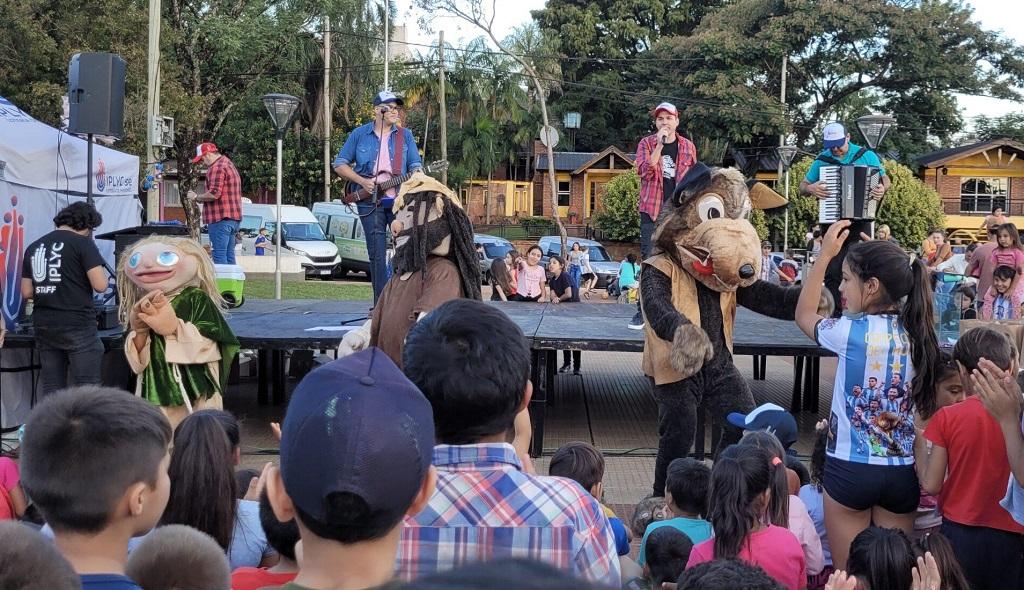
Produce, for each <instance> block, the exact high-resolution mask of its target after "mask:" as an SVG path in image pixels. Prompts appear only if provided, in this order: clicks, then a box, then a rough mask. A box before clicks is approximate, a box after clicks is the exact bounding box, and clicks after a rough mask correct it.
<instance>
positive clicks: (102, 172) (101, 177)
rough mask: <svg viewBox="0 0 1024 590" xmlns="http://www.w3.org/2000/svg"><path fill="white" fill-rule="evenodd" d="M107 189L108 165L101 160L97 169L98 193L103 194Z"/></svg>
mask: <svg viewBox="0 0 1024 590" xmlns="http://www.w3.org/2000/svg"><path fill="white" fill-rule="evenodd" d="M105 188H107V165H106V164H104V163H103V160H100V161H99V164H98V165H97V167H96V191H97V192H101V193H102V192H103V189H105Z"/></svg>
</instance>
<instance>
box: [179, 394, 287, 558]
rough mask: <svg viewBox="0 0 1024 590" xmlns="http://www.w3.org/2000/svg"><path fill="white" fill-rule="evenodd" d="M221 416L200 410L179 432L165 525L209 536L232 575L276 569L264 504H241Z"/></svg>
mask: <svg viewBox="0 0 1024 590" xmlns="http://www.w3.org/2000/svg"><path fill="white" fill-rule="evenodd" d="M220 414H221V412H220V411H218V410H200V411H198V412H195V413H194V414H192V415H190V416H188V417H187V418H185V419H184V420H182V421H181V424H179V425H178V427H177V428H176V429H175V430H174V452H173V453H171V466H170V470H169V472H170V476H171V495H170V499H169V501H168V503H167V509H166V510H165V511H164V514H163V517H161V519H160V524H161V525H168V524H183V525H186V526H190V527H193V528H195V529H198V530H199V531H201V532H204V533H206V534H208V535H210V536H211V537H213V539H214V540H215V541H217V544H218V545H220V547H221V549H222V550H223V551H224V552H225V553H226V554H227V556H228V563H230V565H231V569H238V568H240V567H257V566H271V565H274V564H275V563H277V554H276V553H274V550H273V549H272V548H271V547H270V544H269V543H268V542H267V537H266V536H265V535H264V534H263V529H262V527H260V519H259V504H258V503H256V502H254V501H252V500H238V499H236V498H237V497H238V490H237V487H236V486H237V482H236V480H235V471H234V465H235V464H234V457H235V455H234V451H233V449H232V446H231V441H230V438H229V437H228V434H227V432H225V430H224V423H223V422H222V420H223V419H224V418H223V416H221V415H220Z"/></svg>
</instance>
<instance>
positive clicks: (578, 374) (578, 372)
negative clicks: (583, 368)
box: [572, 369, 582, 377]
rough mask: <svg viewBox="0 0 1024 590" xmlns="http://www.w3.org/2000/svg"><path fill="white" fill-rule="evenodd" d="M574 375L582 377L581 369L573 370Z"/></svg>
mask: <svg viewBox="0 0 1024 590" xmlns="http://www.w3.org/2000/svg"><path fill="white" fill-rule="evenodd" d="M572 374H573V375H576V376H577V377H579V376H580V375H582V373H580V370H579V369H573V371H572Z"/></svg>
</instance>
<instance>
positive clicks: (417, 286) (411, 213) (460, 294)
mask: <svg viewBox="0 0 1024 590" xmlns="http://www.w3.org/2000/svg"><path fill="white" fill-rule="evenodd" d="M394 213H395V220H394V221H393V222H392V224H391V233H392V235H394V236H395V255H394V258H392V259H391V262H392V264H393V265H394V268H395V272H394V274H392V276H391V279H390V280H389V281H388V283H387V285H385V286H384V290H383V292H382V293H381V295H380V298H379V299H378V300H377V305H375V306H374V309H373V313H372V315H371V317H370V321H369V322H368V323H367V325H364V326H363V327H362V328H360V329H359V330H356V331H353V332H350V333H348V334H347V335H346V336H345V338H344V339H343V340H342V342H341V346H340V347H339V348H338V353H339V355H345V354H350V353H351V352H354V351H357V350H361V349H363V348H365V347H366V345H367V344H369V345H370V346H376V347H378V348H380V349H381V350H383V351H384V352H385V353H386V354H387V355H388V356H389V357H391V360H393V361H394V362H395V364H396V365H398V366H399V367H401V366H402V347H403V345H404V343H405V337H406V335H407V334H408V333H409V329H410V328H412V326H413V324H415V323H416V322H417V321H418V320H419V319H420V318H421V317H423V316H424V315H426V314H427V313H428V312H430V311H431V310H433V309H434V308H436V307H438V306H439V305H441V304H442V303H444V302H446V301H450V300H452V299H459V298H466V299H477V300H479V299H480V265H479V262H478V258H477V255H476V251H475V250H474V247H473V226H472V224H471V223H470V221H469V217H468V216H467V215H466V212H465V211H463V210H462V205H461V204H460V203H459V201H458V197H456V196H455V194H454V193H453V192H452V191H451V189H449V188H448V187H446V186H444V185H443V184H441V183H440V182H438V181H437V180H434V179H433V178H431V177H429V176H427V175H425V174H416V175H414V176H413V177H412V178H411V179H409V180H408V181H407V182H406V183H405V184H403V185H402V188H401V190H400V191H399V193H398V197H397V198H396V199H395V204H394Z"/></svg>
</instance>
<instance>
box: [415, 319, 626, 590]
mask: <svg viewBox="0 0 1024 590" xmlns="http://www.w3.org/2000/svg"><path fill="white" fill-rule="evenodd" d="M403 366H404V367H405V374H406V375H407V376H408V377H409V379H410V380H412V382H413V383H415V384H416V385H417V386H418V387H419V388H420V390H421V391H422V392H423V394H424V395H425V396H426V397H427V399H428V400H429V401H430V403H431V405H432V406H433V409H434V422H435V424H436V429H437V443H438V445H437V446H436V447H435V448H434V466H435V467H436V468H437V470H438V485H437V490H436V491H435V492H434V494H433V495H432V496H431V498H430V501H429V502H428V503H427V506H426V507H425V508H424V510H423V511H422V512H420V513H419V514H417V515H415V516H412V517H410V518H407V519H406V522H405V527H404V528H403V530H402V543H401V549H400V552H399V572H398V573H399V576H400V577H401V578H403V579H413V578H416V577H419V576H423V575H427V574H430V573H433V572H436V571H442V570H447V569H451V568H454V567H459V566H461V565H464V564H466V563H469V562H472V561H475V560H489V559H493V558H497V557H502V556H506V555H515V556H521V557H526V558H531V559H538V560H541V561H544V562H547V563H550V564H552V565H555V566H556V567H559V568H561V569H564V570H567V571H570V572H573V573H575V574H577V575H579V576H582V577H584V578H587V579H589V580H593V581H597V582H600V583H603V584H607V585H613V586H616V585H618V584H620V583H621V580H620V567H619V560H618V558H617V556H616V552H615V538H614V536H613V534H612V530H611V527H610V525H609V524H608V519H607V517H605V515H604V512H603V511H602V510H601V505H600V504H599V503H598V502H597V500H595V499H594V498H593V497H591V495H590V494H588V493H586V492H585V491H584V490H582V489H581V488H580V487H579V486H578V485H577V484H575V483H573V482H569V481H566V480H564V479H561V478H557V477H538V476H532V475H528V474H526V473H524V472H523V471H522V467H521V463H520V460H519V458H518V457H517V456H516V453H515V449H514V448H513V447H512V446H511V445H509V444H508V443H507V442H506V441H507V440H509V435H510V434H511V430H512V428H513V419H514V418H515V416H516V415H517V414H518V413H519V412H521V411H523V410H524V409H525V408H526V407H527V406H528V405H529V403H530V396H531V395H532V394H533V386H532V385H531V384H530V350H529V345H528V344H527V342H526V339H525V338H524V337H523V332H522V330H520V329H519V327H518V326H517V325H516V324H515V323H513V322H512V320H510V319H509V318H508V316H506V315H505V314H504V313H502V312H501V311H500V310H498V309H495V308H494V307H493V306H489V305H487V304H484V303H482V302H477V301H470V300H456V301H449V302H446V303H444V304H443V305H441V306H440V307H438V308H437V309H435V310H434V311H432V312H430V313H429V314H427V315H426V316H425V317H424V318H423V319H422V320H420V321H419V323H417V324H416V325H415V326H413V328H412V330H410V331H409V336H408V338H407V340H406V343H405V352H404V357H403ZM554 531H557V534H552V533H553V532H554Z"/></svg>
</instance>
